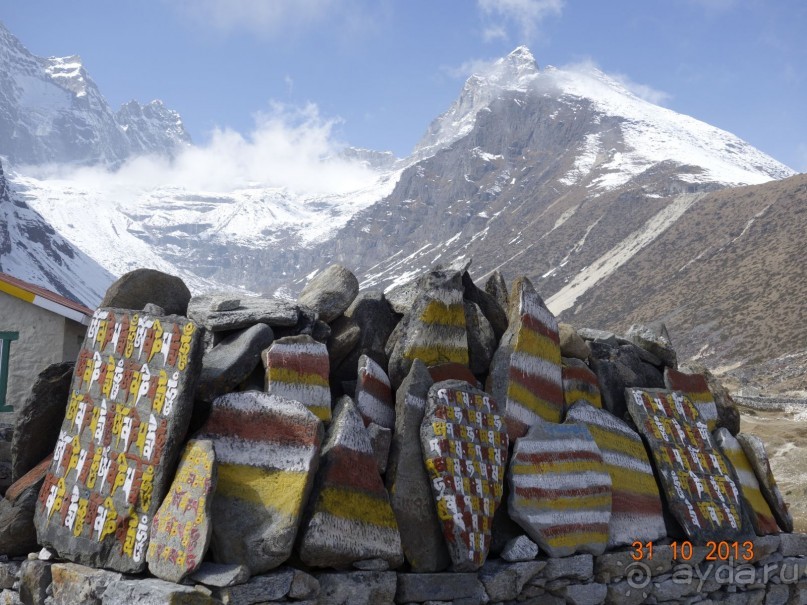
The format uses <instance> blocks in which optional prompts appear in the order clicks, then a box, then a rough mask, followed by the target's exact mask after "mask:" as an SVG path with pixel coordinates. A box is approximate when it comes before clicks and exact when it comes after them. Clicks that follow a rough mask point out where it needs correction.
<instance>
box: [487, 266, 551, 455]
mask: <svg viewBox="0 0 807 605" xmlns="http://www.w3.org/2000/svg"><path fill="white" fill-rule="evenodd" d="M510 304H511V308H510V325H509V326H508V328H507V331H506V332H505V333H504V336H502V340H501V343H500V344H499V349H498V350H497V351H496V354H495V355H494V357H493V362H492V363H491V369H490V377H489V378H488V391H490V392H491V393H492V394H493V397H494V399H495V400H496V401H500V402H504V406H503V407H504V417H505V421H506V422H507V432H508V434H509V435H510V439H516V438H518V437H522V436H524V435H525V434H526V433H527V431H528V430H529V428H530V427H531V426H532V425H534V424H536V423H537V422H539V421H540V420H548V421H549V422H560V421H561V419H562V417H563V407H564V399H563V376H562V372H561V357H560V337H559V335H558V322H557V320H556V319H555V316H554V315H552V313H551V311H549V309H547V307H546V305H545V304H544V301H543V300H541V297H540V296H538V293H537V292H536V291H535V288H533V286H532V283H530V280H528V279H527V278H526V277H522V278H519V279H517V280H516V281H515V283H514V284H513V293H512V296H511V298H510Z"/></svg>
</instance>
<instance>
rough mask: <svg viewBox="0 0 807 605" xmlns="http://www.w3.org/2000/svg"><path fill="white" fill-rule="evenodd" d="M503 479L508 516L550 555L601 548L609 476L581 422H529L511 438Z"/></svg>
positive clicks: (600, 550) (604, 541)
mask: <svg viewBox="0 0 807 605" xmlns="http://www.w3.org/2000/svg"><path fill="white" fill-rule="evenodd" d="M592 409H593V408H592ZM508 480H509V482H510V500H509V502H508V510H509V512H510V516H511V517H512V518H513V520H514V521H516V522H517V523H518V524H519V525H521V527H523V528H524V530H525V531H526V532H527V535H529V536H530V538H532V539H533V540H534V541H535V542H536V543H537V544H538V545H539V546H540V547H541V548H542V549H543V550H544V551H546V552H547V554H549V556H550V557H567V556H569V555H572V554H574V553H576V552H587V553H591V554H594V555H600V554H602V553H603V552H604V551H605V547H606V545H607V543H608V522H609V521H610V518H611V477H610V475H609V474H608V471H607V470H606V467H605V465H604V464H603V460H602V455H601V454H600V450H599V448H598V447H597V444H596V442H595V441H594V439H593V438H592V437H591V433H589V431H588V429H587V428H586V427H585V426H583V425H577V424H554V423H550V422H543V421H542V422H539V423H538V424H536V425H534V426H533V427H532V428H531V429H530V431H529V432H528V433H527V435H526V436H524V437H522V438H520V439H518V440H517V441H516V445H515V448H514V449H513V460H512V462H511V463H510V470H509V471H508Z"/></svg>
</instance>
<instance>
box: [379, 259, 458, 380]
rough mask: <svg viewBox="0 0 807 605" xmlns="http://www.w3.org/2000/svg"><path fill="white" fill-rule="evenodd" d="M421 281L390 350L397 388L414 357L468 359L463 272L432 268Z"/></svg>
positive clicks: (429, 360)
mask: <svg viewBox="0 0 807 605" xmlns="http://www.w3.org/2000/svg"><path fill="white" fill-rule="evenodd" d="M418 285H419V288H420V289H419V292H418V295H417V297H416V299H415V302H414V303H413V305H412V308H411V309H410V310H409V312H408V313H406V314H405V315H404V317H403V319H402V320H401V325H400V326H399V327H398V328H396V334H395V336H397V341H396V342H395V344H394V346H393V348H392V350H391V352H390V360H389V368H388V370H389V377H390V382H391V383H392V386H393V387H394V388H398V386H399V385H400V384H401V382H402V381H403V379H404V378H405V377H406V375H407V374H408V373H409V368H410V367H411V366H412V361H414V360H415V359H420V360H421V361H422V362H423V363H425V364H426V366H434V365H438V364H441V363H449V362H454V363H460V364H462V365H464V366H468V363H469V356H468V334H467V332H466V324H465V307H464V303H463V298H462V296H463V287H462V276H461V274H460V273H458V272H456V271H432V272H431V273H429V274H427V275H426V276H425V277H424V278H423V279H421V280H419V282H418ZM390 338H392V336H391V337H390Z"/></svg>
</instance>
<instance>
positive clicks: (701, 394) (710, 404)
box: [664, 368, 717, 431]
mask: <svg viewBox="0 0 807 605" xmlns="http://www.w3.org/2000/svg"><path fill="white" fill-rule="evenodd" d="M664 386H665V387H667V388H668V389H670V390H671V391H680V392H681V393H683V394H684V395H686V396H687V397H688V398H689V400H690V401H691V402H692V403H694V404H695V407H697V408H698V411H699V412H700V414H701V419H702V420H703V422H705V423H706V428H708V429H709V430H710V431H714V430H715V426H717V404H716V403H715V398H714V397H713V396H712V392H711V391H710V390H709V384H708V383H707V382H706V376H704V375H702V374H684V373H683V372H679V371H678V370H674V369H672V368H665V369H664Z"/></svg>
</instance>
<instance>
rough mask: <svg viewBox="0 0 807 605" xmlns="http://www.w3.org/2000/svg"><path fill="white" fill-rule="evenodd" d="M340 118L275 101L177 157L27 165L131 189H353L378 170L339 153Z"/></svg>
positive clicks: (46, 173)
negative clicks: (250, 125) (240, 127)
mask: <svg viewBox="0 0 807 605" xmlns="http://www.w3.org/2000/svg"><path fill="white" fill-rule="evenodd" d="M338 123H339V120H336V119H328V118H324V117H322V116H321V115H320V112H319V109H318V107H317V106H316V105H315V104H313V103H309V104H308V105H305V106H303V107H291V106H288V105H284V104H281V103H272V104H271V105H270V110H269V111H268V112H263V113H259V114H256V116H255V128H254V129H253V131H252V132H251V133H249V134H248V135H246V136H245V135H243V134H241V133H239V132H236V131H235V130H232V129H229V128H217V129H216V130H214V131H213V132H212V134H211V139H210V142H209V143H208V144H206V145H194V146H190V147H187V148H185V149H184V150H182V151H181V152H180V153H179V154H178V155H177V157H175V158H174V159H173V160H169V159H167V158H165V157H161V156H140V157H136V158H133V159H131V160H129V161H127V162H126V163H125V164H123V166H121V167H120V168H119V169H118V170H115V171H109V170H106V169H104V168H100V167H81V168H76V167H66V166H50V167H36V168H27V169H26V170H25V172H27V173H29V174H32V175H33V176H38V177H39V178H69V179H71V180H74V181H75V182H77V183H80V184H85V185H87V186H89V187H94V188H100V189H104V190H108V191H110V192H117V193H120V195H125V196H130V195H135V196H136V195H139V194H140V193H143V192H147V191H149V190H152V189H155V188H158V187H181V188H184V189H186V190H188V191H207V192H220V193H227V192H232V191H234V190H236V189H240V188H249V187H269V188H286V189H288V190H290V191H292V192H295V193H298V194H303V195H326V194H338V193H347V192H350V191H355V190H357V189H361V188H363V187H366V186H368V185H370V184H371V183H373V182H374V181H375V180H376V178H377V176H378V175H377V174H376V173H374V172H373V171H372V170H370V169H369V168H367V167H366V166H363V165H360V164H359V163H357V162H354V161H349V160H346V159H344V158H341V157H340V156H339V155H338V153H339V151H340V149H341V148H342V147H343V145H341V144H340V142H339V141H338V140H337V139H336V137H335V135H334V132H333V131H334V128H335V126H336V125H337V124H338ZM138 192H139V193H138Z"/></svg>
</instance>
